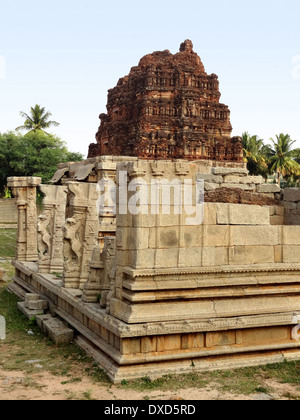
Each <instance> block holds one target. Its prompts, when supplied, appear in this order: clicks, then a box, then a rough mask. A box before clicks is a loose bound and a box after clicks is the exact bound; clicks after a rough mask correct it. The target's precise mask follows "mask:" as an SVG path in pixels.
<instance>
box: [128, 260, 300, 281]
mask: <svg viewBox="0 0 300 420" xmlns="http://www.w3.org/2000/svg"><path fill="white" fill-rule="evenodd" d="M122 271H123V273H124V274H128V275H129V276H130V277H131V278H136V277H155V276H172V275H181V274H183V275H184V274H231V273H268V272H294V271H298V272H300V264H299V263H293V264H282V263H271V264H249V265H235V266H220V267H195V268H193V267H190V268H159V269H151V268H148V269H134V268H131V267H123V268H122Z"/></svg>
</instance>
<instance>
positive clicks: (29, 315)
mask: <svg viewBox="0 0 300 420" xmlns="http://www.w3.org/2000/svg"><path fill="white" fill-rule="evenodd" d="M18 308H19V310H20V311H21V312H22V313H23V315H25V316H26V318H28V319H32V318H35V317H36V316H37V315H43V314H44V310H43V309H29V308H26V306H25V302H18Z"/></svg>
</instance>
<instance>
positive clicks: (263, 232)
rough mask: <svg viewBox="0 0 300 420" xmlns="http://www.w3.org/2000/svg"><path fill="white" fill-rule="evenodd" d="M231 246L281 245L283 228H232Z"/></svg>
mask: <svg viewBox="0 0 300 420" xmlns="http://www.w3.org/2000/svg"><path fill="white" fill-rule="evenodd" d="M230 235H231V239H230V243H231V245H234V246H236V245H255V246H262V245H266V246H273V245H274V246H275V245H278V244H280V243H281V228H279V227H277V226H272V227H271V226H232V227H231V229H230Z"/></svg>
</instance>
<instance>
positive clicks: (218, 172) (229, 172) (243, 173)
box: [212, 167, 249, 176]
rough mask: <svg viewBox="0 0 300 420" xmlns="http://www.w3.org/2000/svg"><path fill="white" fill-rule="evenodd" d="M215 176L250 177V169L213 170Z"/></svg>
mask: <svg viewBox="0 0 300 420" xmlns="http://www.w3.org/2000/svg"><path fill="white" fill-rule="evenodd" d="M212 174H213V175H219V176H225V175H240V176H248V174H249V171H248V169H243V168H220V167H218V168H212Z"/></svg>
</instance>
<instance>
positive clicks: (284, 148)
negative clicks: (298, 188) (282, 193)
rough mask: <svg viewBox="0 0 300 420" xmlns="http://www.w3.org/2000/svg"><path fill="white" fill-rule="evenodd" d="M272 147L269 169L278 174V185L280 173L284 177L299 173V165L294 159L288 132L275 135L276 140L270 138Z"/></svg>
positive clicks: (291, 141) (292, 142) (293, 141)
mask: <svg viewBox="0 0 300 420" xmlns="http://www.w3.org/2000/svg"><path fill="white" fill-rule="evenodd" d="M271 141H272V143H273V147H274V149H271V157H270V171H271V172H273V173H277V174H278V184H279V186H280V177H281V175H282V176H283V177H284V178H289V177H291V176H293V177H297V176H299V175H300V165H299V163H298V162H296V160H295V150H294V149H293V147H292V146H293V144H295V142H296V141H295V140H292V139H291V137H290V136H289V135H288V134H282V133H281V134H280V135H279V136H278V135H277V136H276V140H273V139H271Z"/></svg>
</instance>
